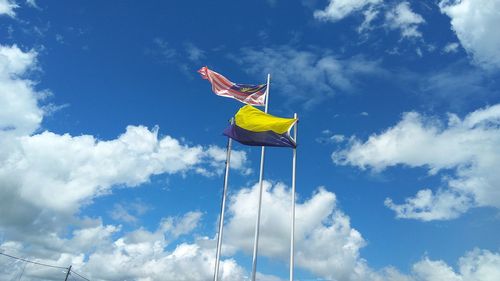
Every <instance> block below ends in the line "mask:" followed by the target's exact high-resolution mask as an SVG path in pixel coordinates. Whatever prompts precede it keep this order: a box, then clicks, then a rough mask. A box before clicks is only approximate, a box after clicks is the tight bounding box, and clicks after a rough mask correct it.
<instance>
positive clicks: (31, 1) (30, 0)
mask: <svg viewBox="0 0 500 281" xmlns="http://www.w3.org/2000/svg"><path fill="white" fill-rule="evenodd" d="M26 4H28V6H31V7H33V8H37V9H39V7H38V5H37V3H36V0H26Z"/></svg>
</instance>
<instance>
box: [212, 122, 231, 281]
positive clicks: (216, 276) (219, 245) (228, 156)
mask: <svg viewBox="0 0 500 281" xmlns="http://www.w3.org/2000/svg"><path fill="white" fill-rule="evenodd" d="M233 122H234V119H233V118H231V124H233ZM232 143H233V139H232V138H230V137H228V138H227V152H226V171H225V174H224V190H223V191H222V203H221V207H220V220H219V233H218V235H217V252H216V254H215V270H214V281H217V280H218V279H219V263H220V253H221V248H222V233H223V229H224V212H225V209H226V194H227V183H228V178H229V163H230V161H231V145H232Z"/></svg>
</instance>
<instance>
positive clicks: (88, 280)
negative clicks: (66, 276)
mask: <svg viewBox="0 0 500 281" xmlns="http://www.w3.org/2000/svg"><path fill="white" fill-rule="evenodd" d="M71 272H72V273H74V274H76V275H77V276H78V277H80V278H82V279H85V280H87V281H90V279H88V278H86V277H84V276H82V275H80V274H78V273H76V272H75V271H74V270H73V269H71Z"/></svg>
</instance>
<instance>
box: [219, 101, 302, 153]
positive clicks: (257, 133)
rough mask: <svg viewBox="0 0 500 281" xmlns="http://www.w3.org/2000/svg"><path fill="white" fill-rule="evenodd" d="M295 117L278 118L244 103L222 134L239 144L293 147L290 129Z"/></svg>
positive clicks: (295, 120) (294, 145)
mask: <svg viewBox="0 0 500 281" xmlns="http://www.w3.org/2000/svg"><path fill="white" fill-rule="evenodd" d="M295 122H297V119H295V118H280V117H276V116H272V115H270V114H267V113H264V112H262V111H260V110H258V109H257V108H255V107H253V106H250V105H245V106H243V107H242V108H240V110H238V112H237V113H236V115H235V116H234V123H233V124H231V125H230V126H229V127H228V128H226V129H225V130H224V135H226V136H228V137H230V138H232V139H234V140H236V141H238V142H239V143H241V144H245V145H251V146H278V147H292V148H295V147H296V146H297V144H296V143H295V141H294V140H293V139H292V137H290V130H291V128H292V126H293V125H294V124H295Z"/></svg>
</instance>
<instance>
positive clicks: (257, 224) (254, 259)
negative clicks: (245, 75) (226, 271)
mask: <svg viewBox="0 0 500 281" xmlns="http://www.w3.org/2000/svg"><path fill="white" fill-rule="evenodd" d="M270 81H271V74H267V89H266V106H265V108H264V112H265V113H267V109H268V107H269V88H270V87H271V84H270ZM265 151H266V147H265V146H262V148H261V151H260V174H259V205H258V208H257V219H256V220H255V236H254V241H253V257H252V280H251V281H255V274H256V272H257V249H258V248H259V228H260V210H261V206H262V189H263V184H264V182H263V177H264V155H265Z"/></svg>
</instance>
